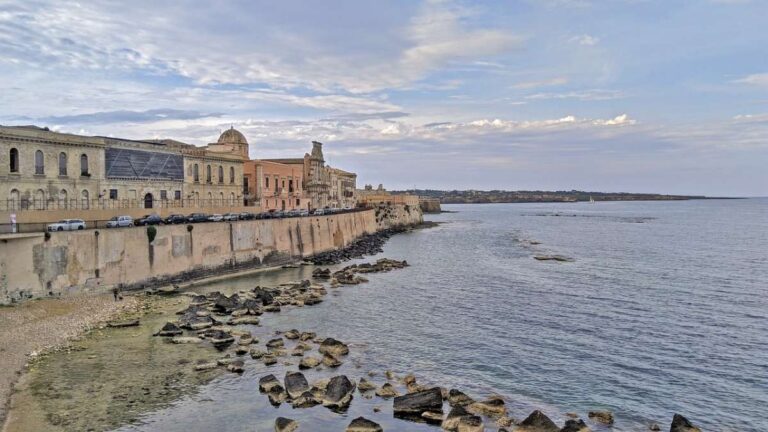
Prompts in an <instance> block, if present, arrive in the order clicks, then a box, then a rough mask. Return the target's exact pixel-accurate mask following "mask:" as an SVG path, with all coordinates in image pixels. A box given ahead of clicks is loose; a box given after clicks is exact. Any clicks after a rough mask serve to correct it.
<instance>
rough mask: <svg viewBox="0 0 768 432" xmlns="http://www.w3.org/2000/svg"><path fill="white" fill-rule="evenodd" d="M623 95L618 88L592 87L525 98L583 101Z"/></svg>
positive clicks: (618, 97)
mask: <svg viewBox="0 0 768 432" xmlns="http://www.w3.org/2000/svg"><path fill="white" fill-rule="evenodd" d="M623 97H625V95H624V93H623V92H620V91H617V90H602V89H592V90H582V91H571V92H565V93H536V94H532V95H529V96H526V97H525V98H526V99H530V100H547V99H578V100H583V101H604V100H612V99H620V98H623Z"/></svg>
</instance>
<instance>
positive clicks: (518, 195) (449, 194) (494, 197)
mask: <svg viewBox="0 0 768 432" xmlns="http://www.w3.org/2000/svg"><path fill="white" fill-rule="evenodd" d="M392 193H393V194H404V193H409V194H413V195H418V196H421V197H427V198H436V199H439V200H440V203H441V204H494V203H535V202H541V203H547V202H574V203H575V202H589V201H687V200H709V199H743V198H738V197H708V196H704V195H665V194H655V193H629V192H587V191H577V190H571V191H504V190H491V191H481V190H463V191H459V190H451V191H443V190H435V189H410V190H406V191H393V192H392Z"/></svg>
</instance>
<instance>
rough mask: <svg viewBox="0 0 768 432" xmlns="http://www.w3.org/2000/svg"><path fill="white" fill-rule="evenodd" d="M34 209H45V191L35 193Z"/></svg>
mask: <svg viewBox="0 0 768 432" xmlns="http://www.w3.org/2000/svg"><path fill="white" fill-rule="evenodd" d="M35 208H36V209H38V210H39V209H44V208H45V191H43V190H42V189H38V190H37V192H35Z"/></svg>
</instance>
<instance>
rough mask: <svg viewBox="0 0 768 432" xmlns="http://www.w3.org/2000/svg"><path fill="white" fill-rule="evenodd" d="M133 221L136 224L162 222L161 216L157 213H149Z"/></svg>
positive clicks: (157, 223) (156, 223)
mask: <svg viewBox="0 0 768 432" xmlns="http://www.w3.org/2000/svg"><path fill="white" fill-rule="evenodd" d="M133 223H135V224H136V226H146V225H160V224H161V223H163V218H161V217H160V216H159V215H157V214H150V215H144V216H142V217H140V218H138V219H136V220H135V221H134V222H133Z"/></svg>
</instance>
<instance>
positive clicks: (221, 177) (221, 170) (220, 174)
mask: <svg viewBox="0 0 768 432" xmlns="http://www.w3.org/2000/svg"><path fill="white" fill-rule="evenodd" d="M219 183H224V167H223V166H221V165H219Z"/></svg>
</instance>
